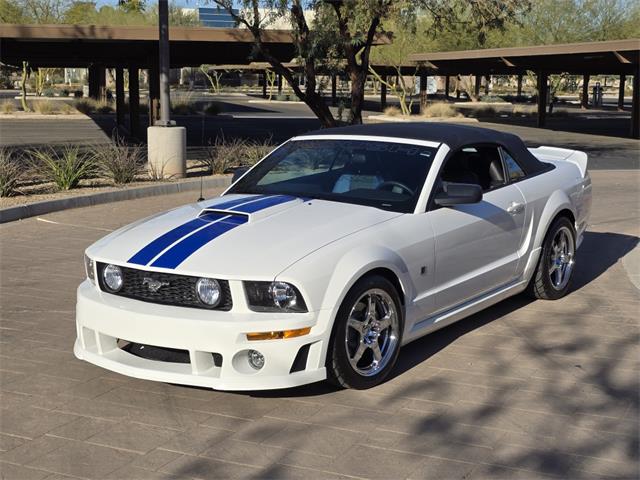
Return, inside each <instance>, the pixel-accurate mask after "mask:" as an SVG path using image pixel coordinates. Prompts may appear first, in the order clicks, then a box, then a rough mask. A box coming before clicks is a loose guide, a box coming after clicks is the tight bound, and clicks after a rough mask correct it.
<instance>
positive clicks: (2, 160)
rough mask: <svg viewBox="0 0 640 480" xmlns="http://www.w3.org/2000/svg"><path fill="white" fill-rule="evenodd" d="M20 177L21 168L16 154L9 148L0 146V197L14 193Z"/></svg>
mask: <svg viewBox="0 0 640 480" xmlns="http://www.w3.org/2000/svg"><path fill="white" fill-rule="evenodd" d="M21 177H22V168H20V165H19V163H18V159H17V158H16V155H15V154H14V153H13V152H12V151H11V150H9V149H6V148H0V197H11V196H12V195H15V194H16V193H17V189H18V184H19V183H20V179H21Z"/></svg>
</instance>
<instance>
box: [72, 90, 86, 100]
mask: <svg viewBox="0 0 640 480" xmlns="http://www.w3.org/2000/svg"><path fill="white" fill-rule="evenodd" d="M73 96H74V98H82V97H83V96H84V92H83V91H82V90H74V91H73Z"/></svg>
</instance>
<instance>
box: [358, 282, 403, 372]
mask: <svg viewBox="0 0 640 480" xmlns="http://www.w3.org/2000/svg"><path fill="white" fill-rule="evenodd" d="M398 327H399V322H398V312H397V311H396V308H395V305H394V302H393V300H392V298H391V296H390V295H389V294H388V293H387V292H385V291H384V290H381V289H378V288H374V289H371V290H367V291H366V292H365V293H364V294H363V295H361V296H360V298H359V299H358V300H357V301H356V302H355V304H354V305H353V307H352V308H351V312H350V313H349V318H348V319H347V325H346V332H345V347H346V350H347V357H348V358H349V363H350V364H351V367H352V368H353V370H354V371H356V372H357V373H359V374H360V375H362V376H364V377H370V376H372V375H375V374H376V373H377V372H379V371H380V370H382V369H383V368H385V367H386V366H387V364H388V363H389V360H390V359H391V358H392V357H393V354H394V352H395V349H396V344H397V342H398Z"/></svg>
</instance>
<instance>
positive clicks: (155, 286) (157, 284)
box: [142, 277, 169, 293]
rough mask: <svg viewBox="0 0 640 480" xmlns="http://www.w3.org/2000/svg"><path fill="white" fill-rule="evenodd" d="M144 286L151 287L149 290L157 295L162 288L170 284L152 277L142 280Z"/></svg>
mask: <svg viewBox="0 0 640 480" xmlns="http://www.w3.org/2000/svg"><path fill="white" fill-rule="evenodd" d="M142 285H146V286H147V287H149V290H150V291H151V292H153V293H156V292H157V291H158V290H160V289H161V288H162V287H165V286H168V285H169V282H162V281H160V280H156V279H154V278H151V277H144V278H143V279H142Z"/></svg>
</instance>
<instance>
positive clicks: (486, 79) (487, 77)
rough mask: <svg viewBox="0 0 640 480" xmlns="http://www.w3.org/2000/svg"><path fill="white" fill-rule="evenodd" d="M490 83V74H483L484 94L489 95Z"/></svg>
mask: <svg viewBox="0 0 640 480" xmlns="http://www.w3.org/2000/svg"><path fill="white" fill-rule="evenodd" d="M490 84H491V75H485V76H484V94H485V95H489V85H490Z"/></svg>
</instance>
